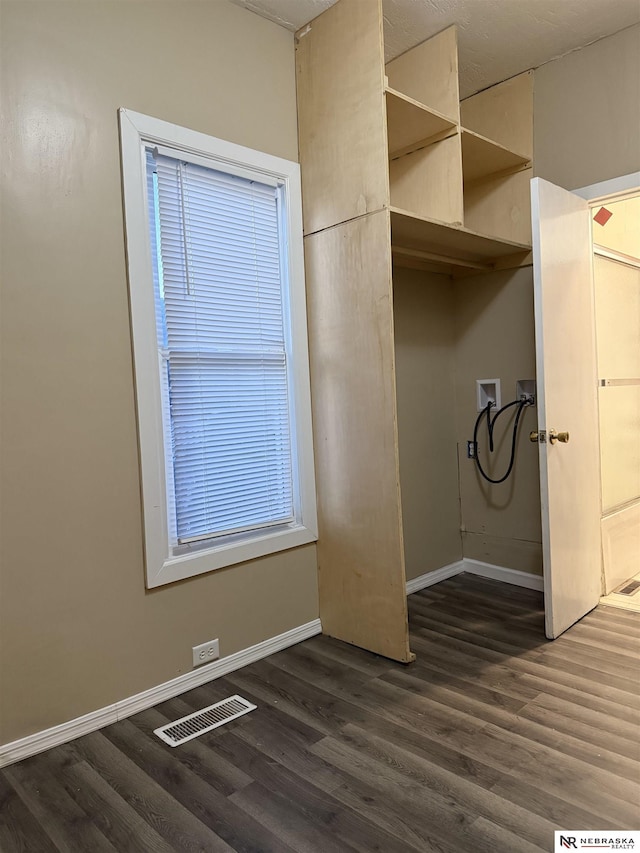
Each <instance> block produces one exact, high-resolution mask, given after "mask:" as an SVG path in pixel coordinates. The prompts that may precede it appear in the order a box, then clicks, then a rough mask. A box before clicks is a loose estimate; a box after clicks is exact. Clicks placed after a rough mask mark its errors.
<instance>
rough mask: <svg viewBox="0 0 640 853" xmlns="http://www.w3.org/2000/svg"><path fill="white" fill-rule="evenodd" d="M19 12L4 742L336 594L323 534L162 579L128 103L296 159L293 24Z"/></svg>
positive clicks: (289, 621)
mask: <svg viewBox="0 0 640 853" xmlns="http://www.w3.org/2000/svg"><path fill="white" fill-rule="evenodd" d="M1 12H2V60H3V71H2V99H3V106H4V109H5V113H6V114H5V117H4V121H3V132H4V133H5V134H6V138H5V142H4V145H3V155H4V157H3V163H4V165H5V166H6V167H8V171H7V173H6V175H5V178H4V189H3V199H2V201H3V211H2V217H3V218H2V238H3V247H2V284H3V312H2V321H3V327H2V345H3V353H2V363H3V368H4V381H3V387H2V392H3V398H2V416H3V423H2V450H3V469H2V486H3V489H4V494H3V519H2V520H3V530H2V578H1V580H2V589H1V592H2V599H1V603H2V608H3V610H2V614H1V619H0V625H1V629H2V638H1V640H2V641H1V643H0V652H1V654H2V659H1V666H2V670H1V678H2V682H1V683H2V687H1V691H0V694H1V703H2V706H1V708H2V730H1V733H0V743H5V742H8V741H11V740H13V739H16V738H19V737H21V736H24V735H27V734H29V733H31V732H34V731H37V730H41V729H44V728H46V727H49V726H53V725H55V724H58V723H61V722H63V721H66V720H69V719H72V718H74V717H77V716H79V715H81V714H85V713H87V712H90V711H92V710H94V709H96V708H100V707H102V706H105V705H107V704H109V703H112V702H114V701H116V700H119V699H122V698H124V697H127V696H129V695H132V694H135V693H137V692H138V691H141V690H144V689H146V688H149V687H152V686H154V685H157V684H159V683H161V682H163V681H166V680H168V679H171V678H173V677H175V676H177V675H178V674H180V673H184V672H187V671H189V670H190V669H191V646H192V645H194V644H195V643H201V642H203V641H205V640H208V639H211V638H213V637H219V638H220V648H221V653H222V655H223V656H224V655H228V654H229V653H232V652H234V651H237V650H238V649H241V648H245V647H247V646H250V645H252V644H254V643H257V642H259V641H261V640H264V639H266V638H268V637H271V636H273V635H275V634H278V633H281V632H283V631H286V630H288V629H290V628H293V627H295V626H297V625H300V624H302V623H305V622H308V621H310V620H312V619H314V618H317V616H318V604H317V583H316V551H315V547H314V546H308V547H305V548H300V549H296V550H293V551H289V552H287V553H284V554H279V555H277V556H275V557H272V558H265V559H262V560H258V561H255V562H253V563H250V564H245V565H241V566H238V567H233V568H229V569H226V570H223V571H218V572H215V573H212V574H210V575H206V576H202V577H199V578H196V579H193V580H191V581H186V582H183V583H179V584H174V585H170V586H168V587H164V588H162V589H158V590H155V591H153V592H151V593H148V592H145V589H144V571H143V562H142V534H141V521H140V499H139V476H138V453H137V446H136V423H135V409H134V389H133V379H132V364H131V344H130V336H129V311H128V303H127V282H126V276H125V258H124V240H123V224H122V208H121V192H120V168H119V153H118V135H117V115H116V111H117V109H118V107H121V106H124V107H127V108H129V109H131V110H136V111H140V112H143V113H147V114H149V115H153V116H156V117H159V118H162V119H166V120H168V121H172V122H175V123H177V124H181V125H186V126H188V127H192V128H195V129H197V130H200V131H204V132H206V133H210V134H213V135H217V136H221V137H223V138H225V139H228V140H231V141H232V142H236V143H240V144H242V145H247V146H250V147H253V148H258V149H261V150H263V151H266V152H269V153H271V154H275V155H279V156H282V157H287V158H290V159H297V142H296V112H295V80H294V53H293V36H292V35H291V33H289V32H287V31H286V30H284V29H281V28H279V27H277V26H275V25H273V24H271V23H269V22H267V21H265V20H263V19H261V18H259V17H257V16H255V15H253V14H250V13H248V12H246V11H244V10H241V9H239V8H237V7H236V6H233V5H231V4H229V3H227V2H225V0H216V2H209V3H201V2H181V3H178V2H175V3H163V2H155V3H144V2H135V0H129V2H120V3H118V2H109V1H108V0H107V2H101V0H97V2H91V3H80V2H68V3H67V2H56V0H51V2H35V0H30V1H29V2H26V0H22V2H3V3H2V10H1Z"/></svg>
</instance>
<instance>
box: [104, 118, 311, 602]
mask: <svg viewBox="0 0 640 853" xmlns="http://www.w3.org/2000/svg"><path fill="white" fill-rule="evenodd" d="M119 117H120V143H121V156H122V185H123V196H124V212H125V222H126V245H127V267H128V275H129V300H130V306H131V328H132V337H133V353H134V362H135V376H136V400H137V414H138V435H139V448H140V469H141V479H142V503H143V517H144V544H145V565H146V584H147V587H148V588H153V587H157V586H162V585H163V584H167V583H172V582H174V581H178V580H183V579H184V578H190V577H193V576H195V575H199V574H204V573H205V572H210V571H213V570H215V569H220V568H224V567H225V566H230V565H234V564H236V563H241V562H245V561H247V560H253V559H256V558H257V557H263V556H266V555H268V554H273V553H276V552H278V551H284V550H286V549H288V548H294V547H297V546H299V545H305V544H307V543H309V542H314V541H315V540H316V539H317V538H318V529H317V517H316V493H315V477H314V465H313V441H312V432H311V395H310V389H309V358H308V345H307V322H306V299H305V289H304V257H303V241H302V201H301V186H300V166H299V165H298V164H297V163H294V162H292V161H290V160H284V159H282V158H280V157H274V156H272V155H270V154H264V153H262V152H258V151H254V150H252V149H250V148H245V147H244V146H241V145H235V144H234V143H231V142H226V141H224V140H221V139H216V138H215V137H212V136H208V135H207V134H204V133H199V132H198V131H195V130H189V129H187V128H183V127H178V126H177V125H174V124H171V123H170V122H166V121H162V120H160V119H156V118H152V117H150V116H146V115H142V114H141V113H136V112H132V111H131V110H127V109H120V110H119ZM149 144H152V145H164V146H168V147H170V148H179V149H181V150H184V151H187V152H189V153H190V154H192V155H194V156H196V157H197V156H202V157H206V158H213V159H214V160H216V161H217V162H218V163H220V162H223V163H228V164H230V165H232V166H234V167H239V168H243V167H244V168H245V169H246V168H249V169H255V170H258V171H259V172H261V173H262V174H266V175H268V176H270V177H271V178H272V179H274V180H276V181H278V182H281V183H282V184H283V185H284V186H285V189H286V197H287V235H288V253H287V255H288V262H289V270H288V275H287V276H285V279H286V280H288V282H289V292H288V305H289V312H290V317H291V321H290V323H289V334H290V338H289V344H290V347H291V352H292V367H291V370H292V383H293V388H292V392H293V401H294V412H293V419H292V428H293V429H292V432H293V436H294V442H293V447H294V458H293V465H294V470H295V471H297V475H298V476H297V492H296V521H295V522H293V523H291V524H285V525H282V526H281V527H278V528H267V529H264V530H260V531H253V532H251V533H249V534H247V533H242V534H235V535H230V536H227V537H223V538H220V539H218V540H216V542H215V544H213V545H212V546H211V547H206V548H203V547H202V546H201V547H199V548H194V549H193V552H192V553H189V554H180V555H175V554H174V553H173V551H172V548H171V546H170V542H169V524H168V513H167V472H166V470H165V452H164V434H163V433H164V429H163V419H162V396H161V386H160V367H159V364H158V347H157V336H156V328H155V303H154V294H153V286H152V282H153V269H152V260H151V246H150V240H149V225H148V220H147V215H148V214H147V204H146V172H145V156H144V148H145V146H148V145H149ZM210 165H211V166H213V167H215V163H214V162H211V163H210ZM181 550H183V548H181Z"/></svg>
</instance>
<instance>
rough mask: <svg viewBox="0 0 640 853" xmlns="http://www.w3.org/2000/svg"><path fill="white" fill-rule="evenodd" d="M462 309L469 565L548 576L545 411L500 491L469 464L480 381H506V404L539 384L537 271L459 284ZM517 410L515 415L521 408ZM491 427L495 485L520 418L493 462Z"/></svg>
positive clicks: (482, 449) (522, 438) (460, 406)
mask: <svg viewBox="0 0 640 853" xmlns="http://www.w3.org/2000/svg"><path fill="white" fill-rule="evenodd" d="M455 303H456V312H455V317H456V349H455V356H456V367H455V385H456V428H457V436H458V453H459V465H460V502H461V507H462V530H463V533H462V540H463V551H464V556H465V557H471V558H473V559H476V560H482V561H484V562H487V563H493V564H495V565H498V566H506V567H507V568H511V569H518V570H520V571H525V572H533V573H541V572H542V563H541V546H540V537H541V533H540V485H539V473H538V450H537V446H536V445H534V444H530V443H529V441H528V435H529V431H530V430H532V429H535V428H536V416H537V411H536V410H534V409H532V408H527V409H526V410H525V411H524V413H523V415H522V417H521V420H520V426H519V429H518V436H519V437H518V443H517V449H516V462H515V466H514V470H513V472H512V474H511V476H510V477H509V479H508V480H507V481H506V482H504V483H501V484H499V485H492V484H490V483H487V482H486V481H484V480H483V479H482V478H481V477H480V475H479V473H478V472H477V470H476V466H475V463H474V462H472V461H471V460H469V459H467V457H466V450H467V440H470V439H471V438H472V437H473V426H474V423H475V420H476V417H477V412H476V379H490V378H500V380H501V390H502V404H503V405H504V404H505V403H508V402H510V401H511V400H514V399H515V398H516V381H517V380H518V379H534V378H535V341H534V327H533V279H532V270H531V267H525V268H523V269H521V270H515V271H505V272H496V273H491V274H488V275H483V276H477V277H476V276H474V277H471V278H467V279H462V280H459V281H458V282H457V283H456V284H455ZM514 408H515V407H514ZM485 423H486V421H485V422H483V424H481V429H480V431H479V453H480V460H481V462H483V468H484V469H485V471H487V473H488V474H489V475H490V476H493V477H494V478H498V477H501V476H502V475H503V474H504V473H505V472H506V469H507V467H508V463H509V455H510V449H511V428H512V425H513V414H511V413H509V414H507V413H506V412H505V413H504V415H501V416H500V420H499V421H498V422H497V426H496V432H495V438H496V452H495V453H494V454H493V457H492V458H491V460H490V458H489V454H488V449H487V445H486V441H485V439H486V434H487V430H486V426H485V425H484V424H485Z"/></svg>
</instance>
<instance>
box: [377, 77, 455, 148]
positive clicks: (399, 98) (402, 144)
mask: <svg viewBox="0 0 640 853" xmlns="http://www.w3.org/2000/svg"><path fill="white" fill-rule="evenodd" d="M385 92H386V97H387V127H388V135H389V157H390V158H391V159H392V158H393V157H394V156H398V155H399V154H408V153H409V152H410V151H411V150H412V147H415V148H418V147H420V146H421V145H423V144H425V143H426V142H428V140H429V139H430V138H432V137H434V136H437V135H439V134H441V133H443V132H446V131H449V130H450V131H455V130H456V129H457V126H458V125H457V122H456V121H455V119H451V118H447V117H446V116H444V115H442V114H441V113H439V112H437V111H436V110H432V109H429V107H426V106H425V105H424V104H421V103H419V101H414V99H413V98H410V97H408V95H403V94H402V92H397V91H396V90H395V89H390V88H388V87H387V88H386V89H385Z"/></svg>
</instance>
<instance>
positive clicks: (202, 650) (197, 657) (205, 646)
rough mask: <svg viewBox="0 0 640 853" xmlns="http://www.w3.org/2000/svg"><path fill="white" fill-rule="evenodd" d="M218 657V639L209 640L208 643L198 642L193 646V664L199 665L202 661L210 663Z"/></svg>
mask: <svg viewBox="0 0 640 853" xmlns="http://www.w3.org/2000/svg"><path fill="white" fill-rule="evenodd" d="M219 657H220V643H219V641H218V640H209V642H208V643H200V645H199V646H194V647H193V665H194V666H201V665H202V664H203V663H211V661H212V660H217V659H218V658H219Z"/></svg>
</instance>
